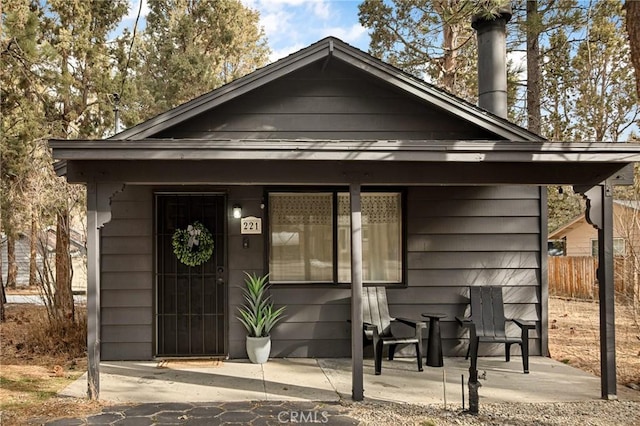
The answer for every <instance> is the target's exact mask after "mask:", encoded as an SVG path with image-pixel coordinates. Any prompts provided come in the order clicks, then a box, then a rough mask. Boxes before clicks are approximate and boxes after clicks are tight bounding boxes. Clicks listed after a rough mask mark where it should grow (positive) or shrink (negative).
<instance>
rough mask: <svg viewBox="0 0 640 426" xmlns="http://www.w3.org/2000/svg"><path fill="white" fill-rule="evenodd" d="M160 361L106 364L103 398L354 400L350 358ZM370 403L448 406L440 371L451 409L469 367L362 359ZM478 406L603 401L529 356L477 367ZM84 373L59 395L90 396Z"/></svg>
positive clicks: (590, 380) (573, 376)
mask: <svg viewBox="0 0 640 426" xmlns="http://www.w3.org/2000/svg"><path fill="white" fill-rule="evenodd" d="M159 365H160V363H159V362H155V361H126V362H125V361H122V362H103V363H102V364H101V365H100V399H102V400H104V401H112V402H119V403H149V402H217V401H225V402H228V401H338V400H340V399H351V360H350V359H346V358H341V359H308V358H275V359H270V360H269V361H268V362H267V363H266V364H262V365H259V364H251V363H250V362H249V361H247V360H228V361H224V362H222V363H221V364H220V365H218V366H203V365H202V362H198V363H196V362H194V363H192V364H190V363H189V362H184V363H177V364H176V366H171V363H169V367H168V368H167V367H159ZM364 365H365V367H364V395H365V400H376V401H391V402H399V403H412V404H438V403H443V402H444V386H443V373H444V375H445V376H446V400H447V403H448V404H460V403H461V402H462V396H461V395H462V385H461V375H462V374H464V380H465V385H464V389H465V398H467V395H468V393H467V392H468V391H467V385H466V381H467V380H468V368H469V362H468V361H466V360H465V359H464V358H445V365H444V367H441V368H435V367H424V371H423V372H418V371H417V368H416V365H415V359H409V358H402V359H396V360H394V361H388V360H383V363H382V375H380V376H375V375H374V372H373V360H371V359H365V361H364ZM478 370H479V372H480V375H481V376H482V375H483V373H484V375H485V377H486V378H484V379H481V380H480V382H481V384H482V387H481V388H480V398H481V402H569V401H588V400H597V399H600V378H599V377H595V376H592V375H590V374H587V373H585V372H583V371H581V370H578V369H576V368H573V367H570V366H568V365H565V364H562V363H560V362H557V361H554V360H552V359H549V358H544V357H531V358H530V370H531V373H530V374H523V373H522V363H521V359H520V358H519V357H512V359H511V362H509V363H506V362H505V361H504V359H503V358H501V357H485V358H480V359H479V361H478ZM86 389H87V377H86V374H85V375H83V376H82V377H81V378H80V379H78V380H77V381H76V382H74V383H72V384H71V385H70V386H69V387H67V388H66V389H64V390H63V391H62V392H61V395H63V396H73V397H80V398H82V397H85V396H86ZM618 398H619V399H621V400H635V401H640V392H638V391H633V390H631V389H628V388H625V387H621V386H618Z"/></svg>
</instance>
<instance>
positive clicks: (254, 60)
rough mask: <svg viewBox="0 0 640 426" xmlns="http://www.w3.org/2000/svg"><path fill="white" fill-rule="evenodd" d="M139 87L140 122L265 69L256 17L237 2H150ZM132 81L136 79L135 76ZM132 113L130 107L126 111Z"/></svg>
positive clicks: (261, 34)
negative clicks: (259, 69)
mask: <svg viewBox="0 0 640 426" xmlns="http://www.w3.org/2000/svg"><path fill="white" fill-rule="evenodd" d="M149 9H150V11H149V15H148V16H147V24H146V29H145V31H144V35H143V40H142V42H141V43H140V45H139V48H140V51H139V55H140V57H139V58H136V62H138V63H139V66H140V68H139V69H138V70H136V75H135V84H137V85H138V86H140V87H143V88H144V90H145V91H146V93H145V94H140V93H139V95H141V96H139V98H138V100H134V99H123V104H125V105H126V104H131V103H132V102H139V103H142V102H144V104H139V105H138V106H139V107H141V108H142V111H144V113H143V114H142V118H149V117H150V116H152V115H155V114H158V113H160V112H164V111H166V110H168V109H170V108H172V107H174V106H176V105H179V104H181V103H184V102H186V101H189V100H191V99H193V98H195V97H197V96H200V95H202V94H204V93H206V92H208V91H210V90H213V89H214V88H216V87H219V86H221V85H223V84H226V83H229V82H231V81H233V80H234V79H236V78H238V77H241V76H243V75H245V74H248V73H250V72H252V71H254V70H255V69H256V68H258V67H261V66H263V65H264V64H265V63H266V61H267V59H268V54H269V49H268V47H267V44H266V40H265V38H264V32H263V31H262V29H260V28H259V26H258V19H259V16H258V13H257V12H255V11H253V10H251V9H249V8H248V7H246V6H244V5H243V4H242V3H241V2H240V1H239V0H208V1H205V0H149ZM131 77H132V78H133V77H134V76H131ZM125 108H128V107H125Z"/></svg>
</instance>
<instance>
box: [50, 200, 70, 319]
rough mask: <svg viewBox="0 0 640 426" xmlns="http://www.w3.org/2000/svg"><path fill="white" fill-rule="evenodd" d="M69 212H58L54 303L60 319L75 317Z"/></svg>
mask: <svg viewBox="0 0 640 426" xmlns="http://www.w3.org/2000/svg"><path fill="white" fill-rule="evenodd" d="M69 247H70V244H69V213H68V212H66V211H65V212H63V213H59V214H58V226H57V227H56V284H55V288H56V290H55V294H54V297H53V305H54V307H55V311H56V315H57V317H58V319H60V320H73V319H74V314H75V312H74V305H73V292H72V291H71V255H70V253H69Z"/></svg>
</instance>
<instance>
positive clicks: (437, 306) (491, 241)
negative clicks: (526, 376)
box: [229, 186, 542, 358]
mask: <svg viewBox="0 0 640 426" xmlns="http://www.w3.org/2000/svg"><path fill="white" fill-rule="evenodd" d="M262 195H263V193H262V190H261V189H260V188H241V189H237V190H235V189H233V190H231V191H230V198H229V203H230V204H235V203H239V204H241V205H242V206H243V211H244V210H245V209H246V208H248V209H249V211H248V213H247V214H253V215H256V216H259V217H264V214H263V212H262V211H260V210H259V205H260V202H261V200H262ZM407 197H408V199H407V208H408V212H407V220H408V223H407V229H408V235H407V248H408V254H407V269H408V270H407V284H408V286H407V288H396V289H394V288H392V287H390V288H388V291H387V292H388V298H389V304H390V311H391V315H395V316H403V317H412V318H415V319H421V313H423V312H442V313H445V314H447V318H445V319H444V320H443V321H442V323H441V324H442V338H443V347H444V352H445V355H448V356H454V355H456V356H462V355H464V354H465V352H466V348H467V337H466V332H465V331H464V330H462V329H461V328H460V327H459V326H458V324H457V323H456V321H455V316H464V315H465V313H468V311H467V310H468V294H469V286H470V285H501V286H503V287H504V289H503V293H504V300H505V311H506V315H507V316H509V317H514V318H522V319H526V320H532V321H536V322H537V324H538V326H537V329H536V330H535V331H534V332H532V333H531V341H530V343H531V352H532V354H540V335H539V334H540V324H541V318H540V314H539V312H540V304H541V303H542V301H541V300H540V275H539V269H538V268H539V267H540V265H539V264H540V216H539V211H540V209H539V203H540V200H539V189H538V188H537V187H515V186H514V187H502V188H499V187H411V188H409V190H408V193H407ZM237 222H238V221H236V222H235V223H234V220H233V219H232V218H230V220H229V224H230V229H229V260H230V267H229V306H230V326H229V341H230V356H231V357H233V358H244V357H246V353H245V348H244V337H245V334H246V333H245V330H244V328H243V327H242V325H241V324H240V323H239V321H238V320H237V319H235V312H236V310H237V306H238V305H239V304H241V303H242V287H243V273H242V271H244V270H247V271H249V272H256V273H262V272H263V269H262V268H263V267H264V256H263V253H264V239H263V237H262V236H250V238H251V245H250V248H249V249H242V248H241V247H242V244H241V240H242V238H241V237H240V235H239V223H237ZM265 225H266V224H265ZM265 229H266V228H265ZM254 242H255V243H254ZM256 243H257V244H256ZM243 265H244V266H243ZM272 295H273V299H274V301H275V303H276V305H277V306H281V305H286V306H287V311H286V315H287V318H286V321H285V322H284V323H282V324H280V325H279V326H278V327H276V328H275V329H274V331H273V333H272V337H273V344H272V356H274V357H306V356H312V357H346V356H350V328H349V324H348V322H347V319H348V318H349V315H350V314H349V313H350V290H349V289H347V288H327V287H313V286H308V287H305V286H300V285H297V286H296V285H291V286H287V285H279V286H275V287H274V288H272ZM507 327H508V328H507V331H508V332H509V333H514V334H516V335H518V334H519V330H518V329H517V327H516V326H515V325H513V324H508V326H507ZM396 332H398V333H403V330H402V326H399V327H397V330H396ZM425 344H426V336H425ZM513 351H514V353H516V349H513ZM410 352H411V349H410V348H408V350H405V351H401V352H400V354H409V353H410ZM480 353H481V354H483V355H499V354H502V353H504V349H503V346H502V345H487V344H483V345H481V347H480ZM365 354H366V352H365ZM369 355H370V354H369Z"/></svg>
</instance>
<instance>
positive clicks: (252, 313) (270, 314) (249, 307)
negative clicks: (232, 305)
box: [236, 272, 285, 337]
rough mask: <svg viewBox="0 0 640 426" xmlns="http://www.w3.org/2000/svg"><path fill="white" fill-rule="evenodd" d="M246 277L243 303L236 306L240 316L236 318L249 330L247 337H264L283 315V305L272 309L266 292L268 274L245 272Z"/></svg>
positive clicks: (271, 303) (269, 297)
mask: <svg viewBox="0 0 640 426" xmlns="http://www.w3.org/2000/svg"><path fill="white" fill-rule="evenodd" d="M245 275H246V276H247V278H245V280H244V282H245V284H246V286H247V287H246V288H245V289H244V290H243V294H244V300H245V304H244V305H243V306H242V307H239V308H238V311H239V312H240V316H237V317H236V318H238V320H239V321H240V322H241V323H242V325H244V327H245V328H246V329H247V332H249V337H266V336H268V335H269V333H270V332H271V329H272V328H273V327H274V326H275V325H276V324H277V323H278V321H280V320H281V319H282V318H283V317H282V314H283V313H284V310H285V307H284V306H282V307H280V308H278V309H274V307H273V301H272V300H271V296H268V295H267V294H266V292H267V288H268V287H269V283H268V281H267V279H268V277H269V274H267V275H263V276H258V275H256V274H255V273H254V274H249V273H247V272H245Z"/></svg>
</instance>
